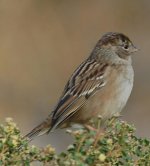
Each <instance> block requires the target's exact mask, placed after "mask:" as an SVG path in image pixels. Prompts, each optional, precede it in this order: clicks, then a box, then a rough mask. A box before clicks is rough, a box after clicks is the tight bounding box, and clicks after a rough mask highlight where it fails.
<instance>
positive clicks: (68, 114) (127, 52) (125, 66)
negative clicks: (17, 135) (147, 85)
mask: <svg viewBox="0 0 150 166" xmlns="http://www.w3.org/2000/svg"><path fill="white" fill-rule="evenodd" d="M137 51H138V49H137V48H136V47H135V45H134V44H133V42H132V41H131V40H130V39H129V37H127V36H126V35H124V34H123V33H119V32H107V33H105V34H104V35H103V36H102V37H101V38H100V39H99V40H98V42H97V44H96V45H95V47H94V49H93V50H92V52H91V53H90V55H89V56H88V57H87V58H86V59H85V60H84V61H83V62H82V63H81V64H80V65H79V67H77V69H76V70H75V71H74V72H73V74H72V75H71V77H70V78H69V80H68V82H67V84H66V86H65V87H64V90H63V92H62V94H61V96H60V98H59V100H58V102H57V104H56V106H55V107H54V109H53V110H52V111H51V113H50V114H49V115H48V116H47V118H46V119H45V120H44V121H43V122H42V123H40V124H39V125H38V126H37V127H35V128H33V130H31V131H30V132H29V133H28V134H27V135H25V138H27V139H28V140H32V139H34V137H36V136H40V135H43V134H48V133H50V132H51V131H53V130H55V129H57V128H67V127H70V126H72V125H73V124H81V125H84V124H87V123H88V122H89V120H90V119H91V118H94V117H97V116H101V118H102V120H103V121H106V120H107V119H109V118H111V117H113V116H114V115H115V114H118V113H120V112H121V111H122V109H123V108H124V106H125V105H126V103H127V100H128V98H129V96H130V94H131V91H132V88H133V81H134V70H133V67H132V57H131V55H132V54H134V53H135V52H137Z"/></svg>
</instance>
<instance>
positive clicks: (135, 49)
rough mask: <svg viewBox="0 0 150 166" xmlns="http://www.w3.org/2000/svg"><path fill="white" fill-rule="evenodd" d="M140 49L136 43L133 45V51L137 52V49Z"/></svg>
mask: <svg viewBox="0 0 150 166" xmlns="http://www.w3.org/2000/svg"><path fill="white" fill-rule="evenodd" d="M139 50H140V49H139V48H137V47H136V46H135V45H133V46H132V52H137V51H139Z"/></svg>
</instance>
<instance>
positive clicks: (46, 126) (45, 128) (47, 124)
mask: <svg viewBox="0 0 150 166" xmlns="http://www.w3.org/2000/svg"><path fill="white" fill-rule="evenodd" d="M50 130H51V120H50V119H49V118H48V119H46V120H45V121H44V122H42V123H41V124H40V125H38V126H37V127H35V128H34V129H33V130H32V131H31V132H29V133H28V134H27V135H25V136H24V138H26V139H28V140H29V141H31V140H33V139H34V137H36V136H41V135H43V134H46V133H48V132H49V131H50Z"/></svg>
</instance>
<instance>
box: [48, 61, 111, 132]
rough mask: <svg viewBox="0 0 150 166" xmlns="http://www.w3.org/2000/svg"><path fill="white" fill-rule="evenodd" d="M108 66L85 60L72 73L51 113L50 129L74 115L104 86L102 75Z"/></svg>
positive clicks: (104, 81)
mask: <svg viewBox="0 0 150 166" xmlns="http://www.w3.org/2000/svg"><path fill="white" fill-rule="evenodd" d="M107 67H108V64H101V63H99V62H97V61H96V60H87V61H86V62H84V63H82V64H81V65H80V66H79V67H78V68H77V70H76V71H75V72H74V73H73V75H72V76H71V78H70V80H69V81H68V83H67V85H66V87H65V90H64V92H63V94H62V96H61V98H60V100H59V102H58V104H57V106H56V108H55V109H54V111H53V113H52V123H51V129H52V128H56V127H57V126H59V125H60V124H62V123H63V122H64V121H65V120H67V119H68V118H70V117H71V116H72V115H73V114H75V113H76V112H77V111H78V110H79V109H80V108H81V107H82V106H83V105H84V104H85V103H86V101H87V100H88V98H89V97H90V96H91V95H93V94H94V93H95V92H96V91H97V90H98V89H100V88H102V87H103V86H104V85H105V84H106V80H105V78H104V73H105V70H106V68H107Z"/></svg>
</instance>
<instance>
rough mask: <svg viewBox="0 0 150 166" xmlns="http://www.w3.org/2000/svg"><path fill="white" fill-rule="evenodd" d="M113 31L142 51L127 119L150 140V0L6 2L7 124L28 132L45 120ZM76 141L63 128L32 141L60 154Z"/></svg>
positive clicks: (1, 29) (2, 75)
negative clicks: (77, 70) (99, 43)
mask: <svg viewBox="0 0 150 166" xmlns="http://www.w3.org/2000/svg"><path fill="white" fill-rule="evenodd" d="M108 31H117V32H123V33H125V34H126V35H128V36H129V37H130V38H131V40H133V42H134V43H135V45H137V46H138V47H139V48H140V49H141V51H140V52H138V53H137V54H136V55H135V56H134V57H133V65H134V69H135V84H134V89H133V93H132V95H131V98H130V100H129V102H128V104H127V106H126V108H125V109H124V111H123V115H124V116H123V119H125V120H127V121H128V122H129V123H133V124H134V125H135V126H136V128H137V134H138V135H139V136H144V137H150V131H149V125H150V87H149V85H150V55H149V52H150V51H149V49H150V1H148V0H142V1H136V0H132V1H131V0H126V1H120V0H114V1H111V0H108V1H104V0H76V1H73V0H43V1H41V0H24V1H20V0H13V1H12V0H0V92H1V93H0V111H1V114H0V115H1V116H0V120H1V122H3V121H4V119H5V117H13V118H14V120H15V121H16V122H17V124H18V126H19V127H20V129H21V131H22V133H23V134H25V133H27V131H29V130H30V129H31V128H33V127H34V126H35V125H37V124H39V123H40V122H41V121H42V120H44V118H45V117H46V116H47V115H48V114H49V113H50V111H51V110H52V108H53V107H54V106H55V103H56V101H57V99H58V97H59V96H60V94H61V91H62V89H63V87H64V84H65V82H66V81H67V78H68V77H69V75H70V74H71V73H72V72H73V70H74V69H75V68H76V67H77V66H78V65H79V64H80V63H81V62H82V61H83V60H84V58H85V57H87V55H89V53H90V52H91V49H92V48H93V46H94V45H95V43H96V42H97V40H98V39H99V38H100V36H101V35H103V34H104V33H105V32H108ZM70 141H71V138H70V136H68V135H66V134H65V133H64V132H63V131H60V130H57V131H55V133H52V134H51V135H48V136H44V137H41V138H38V139H36V140H35V141H33V142H32V143H33V144H36V145H39V146H44V145H46V144H48V143H51V144H52V145H53V146H55V147H56V148H57V151H60V150H61V149H64V148H66V145H68V144H69V142H70Z"/></svg>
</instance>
